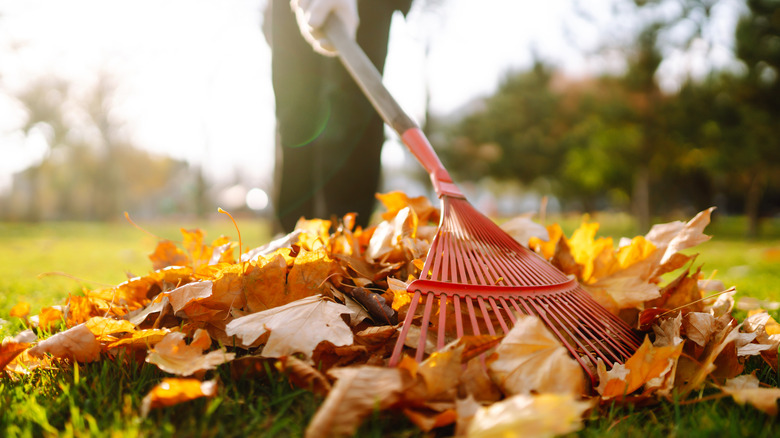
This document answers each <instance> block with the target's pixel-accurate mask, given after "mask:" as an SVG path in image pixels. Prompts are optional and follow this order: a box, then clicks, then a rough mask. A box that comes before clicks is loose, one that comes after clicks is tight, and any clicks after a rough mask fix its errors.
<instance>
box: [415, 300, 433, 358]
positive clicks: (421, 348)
mask: <svg viewBox="0 0 780 438" xmlns="http://www.w3.org/2000/svg"><path fill="white" fill-rule="evenodd" d="M427 295H428V296H427V297H425V310H424V311H423V319H422V323H421V324H420V339H419V341H418V342H417V353H416V354H415V358H414V359H415V360H416V361H417V362H420V361H422V358H423V354H425V344H426V342H427V340H428V323H430V322H431V309H432V308H433V299H434V295H433V294H427Z"/></svg>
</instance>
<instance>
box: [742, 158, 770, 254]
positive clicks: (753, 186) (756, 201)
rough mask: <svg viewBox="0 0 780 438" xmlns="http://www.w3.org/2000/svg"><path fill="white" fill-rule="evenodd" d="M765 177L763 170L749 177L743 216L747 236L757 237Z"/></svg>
mask: <svg viewBox="0 0 780 438" xmlns="http://www.w3.org/2000/svg"><path fill="white" fill-rule="evenodd" d="M765 185H766V177H765V175H764V172H762V171H757V172H756V173H754V174H753V177H752V178H751V179H750V185H749V186H748V190H747V193H746V194H745V216H746V217H747V230H746V234H747V237H749V238H751V239H753V238H756V237H758V231H759V230H758V226H759V219H760V215H761V210H760V207H761V198H762V197H763V195H764V187H765Z"/></svg>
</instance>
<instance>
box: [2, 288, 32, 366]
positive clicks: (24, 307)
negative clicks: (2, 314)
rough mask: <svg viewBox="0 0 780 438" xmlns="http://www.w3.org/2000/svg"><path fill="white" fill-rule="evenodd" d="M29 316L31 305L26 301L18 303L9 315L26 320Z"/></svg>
mask: <svg viewBox="0 0 780 438" xmlns="http://www.w3.org/2000/svg"><path fill="white" fill-rule="evenodd" d="M29 314H30V303H27V302H25V301H19V302H18V303H16V305H15V306H13V307H12V308H11V311H10V313H9V315H10V316H12V317H16V318H24V317H25V316H27V315H29ZM0 368H2V367H0Z"/></svg>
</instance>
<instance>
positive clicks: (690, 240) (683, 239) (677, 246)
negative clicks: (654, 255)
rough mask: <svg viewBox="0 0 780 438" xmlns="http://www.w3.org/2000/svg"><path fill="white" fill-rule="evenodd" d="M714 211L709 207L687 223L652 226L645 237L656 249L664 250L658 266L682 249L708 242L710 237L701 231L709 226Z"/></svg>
mask: <svg viewBox="0 0 780 438" xmlns="http://www.w3.org/2000/svg"><path fill="white" fill-rule="evenodd" d="M714 210H715V207H710V208H708V209H707V210H704V211H702V212H700V213H698V214H697V215H696V216H694V217H693V219H691V220H690V221H688V222H681V221H676V222H670V223H667V224H660V225H654V226H653V227H652V228H651V229H650V232H648V233H647V235H646V236H645V237H646V238H647V240H649V241H650V242H653V244H654V245H655V246H656V247H658V248H662V249H664V253H663V256H662V257H661V260H660V264H664V263H666V262H668V261H669V260H670V259H671V258H672V256H674V254H676V253H678V252H680V251H682V250H684V249H687V248H691V247H694V246H696V245H698V244H700V243H703V242H706V241H708V240H710V236H707V235H705V234H704V233H703V231H704V228H706V227H707V225H709V223H710V216H711V215H712V212H713V211H714Z"/></svg>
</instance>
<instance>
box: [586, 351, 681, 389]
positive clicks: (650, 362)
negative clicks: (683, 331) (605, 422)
mask: <svg viewBox="0 0 780 438" xmlns="http://www.w3.org/2000/svg"><path fill="white" fill-rule="evenodd" d="M682 348H683V344H682V343H679V344H677V345H669V346H666V347H660V348H659V347H654V346H653V344H652V343H651V342H650V339H649V338H645V341H644V343H642V346H640V347H639V349H638V350H637V351H636V353H634V355H633V356H631V357H630V358H628V360H627V361H626V363H625V364H624V365H620V364H618V365H615V366H614V367H613V368H612V370H610V371H609V372H607V371H606V367H605V366H604V363H603V362H601V361H599V367H598V372H599V380H600V382H599V386H598V388H597V390H598V391H599V394H601V396H602V398H604V399H609V398H614V397H622V396H624V395H628V394H631V393H632V392H634V391H636V390H637V389H639V388H640V387H642V385H644V384H645V383H648V382H649V381H651V380H653V379H657V378H663V377H664V376H666V375H668V374H669V373H670V372H673V371H674V365H675V364H676V363H677V359H678V358H679V357H680V353H682Z"/></svg>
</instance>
